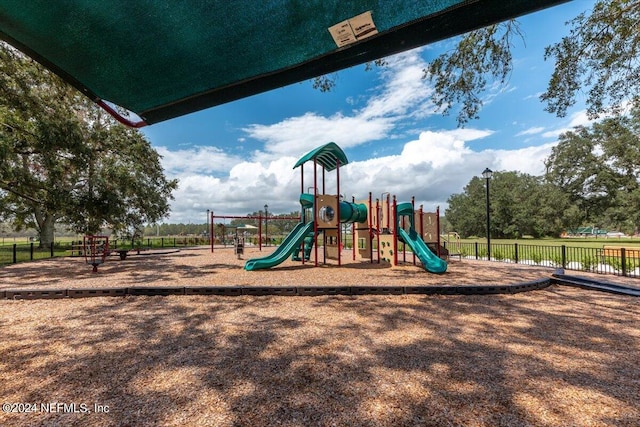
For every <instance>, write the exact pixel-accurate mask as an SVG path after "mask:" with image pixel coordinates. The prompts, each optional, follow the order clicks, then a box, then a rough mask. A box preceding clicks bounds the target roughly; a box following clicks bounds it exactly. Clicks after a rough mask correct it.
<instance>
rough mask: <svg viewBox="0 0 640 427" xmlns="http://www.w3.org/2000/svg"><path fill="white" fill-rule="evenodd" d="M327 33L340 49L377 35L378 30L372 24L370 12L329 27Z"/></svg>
mask: <svg viewBox="0 0 640 427" xmlns="http://www.w3.org/2000/svg"><path fill="white" fill-rule="evenodd" d="M329 33H331V37H333V40H334V41H335V42H336V45H338V47H342V46H346V45H348V44H351V43H355V42H356V41H358V40H362V39H365V38H367V37H370V36H372V35H374V34H378V29H377V28H376V25H375V24H374V23H373V18H372V17H371V11H368V12H365V13H361V14H360V15H358V16H354V17H353V18H351V19H347V20H346V21H342V22H340V23H339V24H336V25H334V26H332V27H329Z"/></svg>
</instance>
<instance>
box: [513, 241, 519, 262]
mask: <svg viewBox="0 0 640 427" xmlns="http://www.w3.org/2000/svg"><path fill="white" fill-rule="evenodd" d="M513 256H514V257H515V260H514V261H515V262H516V264H517V263H518V244H517V243H514V244H513Z"/></svg>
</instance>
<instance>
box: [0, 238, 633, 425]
mask: <svg viewBox="0 0 640 427" xmlns="http://www.w3.org/2000/svg"><path fill="white" fill-rule="evenodd" d="M229 252H230V251H228V253H225V252H224V251H218V252H216V253H214V254H213V255H211V254H210V252H209V251H208V250H194V251H181V252H179V253H177V254H166V255H163V256H155V257H154V256H147V257H142V256H141V257H140V258H135V257H131V259H127V260H125V261H119V260H117V261H116V260H115V259H114V260H111V261H109V262H107V263H106V264H105V265H103V266H101V267H100V268H99V273H97V274H92V273H91V272H90V269H91V268H90V266H87V265H86V264H84V262H83V261H82V260H81V259H79V258H75V259H63V260H48V261H40V262H38V263H29V264H20V265H15V266H10V267H5V268H2V269H0V283H1V285H2V288H1V289H15V288H18V289H22V288H25V289H26V288H30V289H34V288H38V289H40V288H42V287H46V286H48V287H51V288H74V287H75V288H87V287H97V286H104V287H124V286H170V285H171V286H173V285H179V286H197V285H203V286H212V285H216V284H220V285H225V286H228V285H245V284H256V285H269V286H275V285H291V284H295V285H302V284H319V285H323V286H326V285H332V284H335V285H336V286H340V285H351V284H353V285H359V284H377V285H381V284H388V285H398V284H404V285H409V284H429V283H432V284H440V285H441V284H450V285H452V286H453V285H455V284H482V283H487V282H491V283H495V282H498V283H517V282H519V281H527V280H534V279H538V278H540V277H545V275H546V276H548V275H549V274H550V273H551V270H549V269H541V268H536V267H527V266H514V265H507V264H499V263H477V262H473V261H461V262H453V263H451V264H450V268H449V271H448V272H447V273H446V274H445V275H441V276H437V275H432V274H428V273H425V272H424V270H421V269H419V268H418V267H413V266H407V267H397V268H388V267H387V268H382V267H374V268H371V267H369V268H364V267H363V266H361V265H358V264H353V265H351V266H350V265H348V264H347V265H345V266H343V267H340V268H339V267H337V266H334V265H331V266H326V267H321V268H309V267H308V266H305V267H302V266H300V265H299V264H297V263H292V262H290V261H287V262H286V263H285V264H283V267H282V268H279V269H272V270H267V271H257V272H246V271H244V270H243V269H242V266H243V265H244V260H241V261H239V260H235V261H234V256H233V254H231V253H229ZM263 254H264V251H263ZM246 258H249V256H246V257H245V260H246ZM0 328H1V329H0V378H1V381H0V403H2V404H5V403H6V404H9V405H11V407H9V409H10V411H9V412H0V425H2V426H5V425H6V426H40V425H41V426H55V425H59V426H86V425H91V426H160V425H162V426H187V425H193V426H271V425H280V426H347V425H348V426H448V425H451V426H559V425H563V426H564V425H568V426H638V425H640V409H639V408H640V364H639V363H638V361H639V360H640V305H639V300H638V299H637V298H631V297H624V296H618V295H612V294H606V293H599V292H593V291H585V290H581V289H574V288H566V287H558V286H552V287H549V288H547V289H545V290H541V291H533V292H526V293H520V294H513V295H479V296H420V295H401V296H374V295H367V296H319V297H276V296H262V297H251V296H239V297H212V296H170V297H102V298H85V299H77V300H76V299H65V300H33V301H28V300H22V301H11V300H0ZM19 404H23V405H22V406H20V405H19ZM24 404H28V405H29V406H26V405H24ZM31 405H34V406H31ZM3 408H4V406H3ZM34 408H35V409H37V410H35V411H34V410H33V409H34ZM52 408H53V409H54V410H53V411H52ZM29 409H32V411H31V412H28V413H24V412H25V411H27V410H29ZM85 409H86V411H85ZM18 412H22V413H18ZM85 412H86V413H85Z"/></svg>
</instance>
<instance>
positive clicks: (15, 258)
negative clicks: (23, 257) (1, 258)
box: [13, 243, 18, 264]
mask: <svg viewBox="0 0 640 427" xmlns="http://www.w3.org/2000/svg"><path fill="white" fill-rule="evenodd" d="M17 262H18V244H17V243H14V244H13V263H14V264H15V263H17Z"/></svg>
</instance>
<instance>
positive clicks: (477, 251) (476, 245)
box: [475, 242, 478, 259]
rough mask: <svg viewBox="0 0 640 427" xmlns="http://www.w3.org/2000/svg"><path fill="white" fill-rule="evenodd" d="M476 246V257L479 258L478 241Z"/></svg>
mask: <svg viewBox="0 0 640 427" xmlns="http://www.w3.org/2000/svg"><path fill="white" fill-rule="evenodd" d="M475 243H476V244H475V247H476V259H478V242H475Z"/></svg>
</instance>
